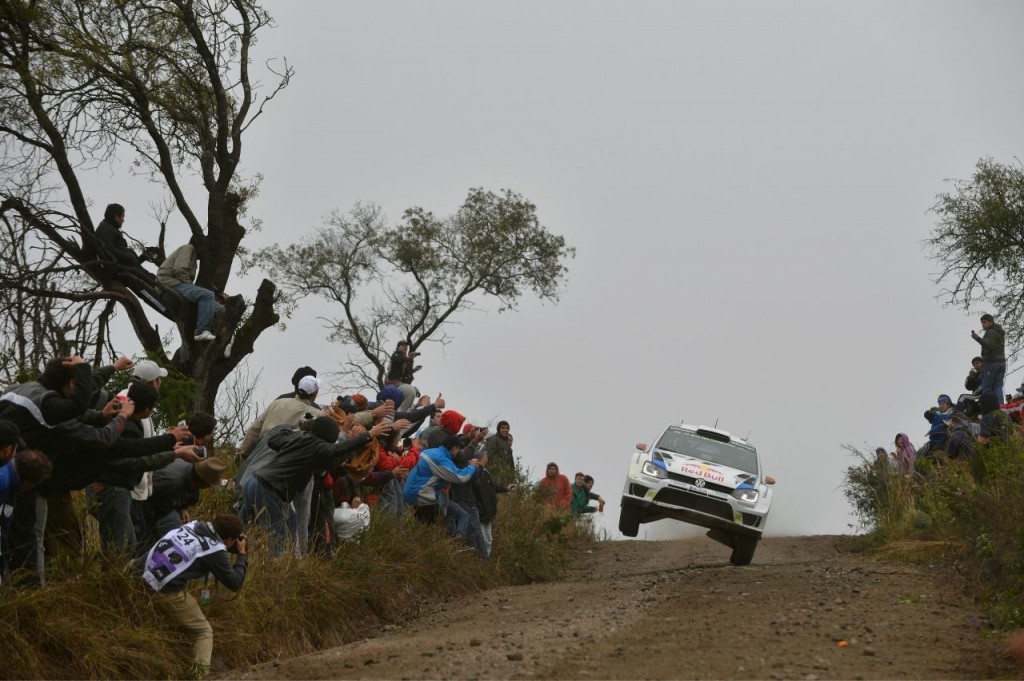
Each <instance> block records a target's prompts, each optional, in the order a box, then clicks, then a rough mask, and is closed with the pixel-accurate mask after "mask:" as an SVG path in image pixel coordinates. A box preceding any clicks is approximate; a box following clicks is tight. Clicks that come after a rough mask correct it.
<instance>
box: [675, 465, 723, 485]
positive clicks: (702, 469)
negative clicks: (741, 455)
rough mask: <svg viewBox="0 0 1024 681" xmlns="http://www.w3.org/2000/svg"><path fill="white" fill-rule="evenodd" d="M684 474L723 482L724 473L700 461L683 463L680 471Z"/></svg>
mask: <svg viewBox="0 0 1024 681" xmlns="http://www.w3.org/2000/svg"><path fill="white" fill-rule="evenodd" d="M680 472H682V473H683V474H684V475H692V476H693V477H695V478H704V479H705V480H710V481H711V482H725V473H723V472H722V471H720V470H717V469H715V468H711V467H710V466H705V465H704V464H702V463H684V464H683V466H682V469H681V471H680Z"/></svg>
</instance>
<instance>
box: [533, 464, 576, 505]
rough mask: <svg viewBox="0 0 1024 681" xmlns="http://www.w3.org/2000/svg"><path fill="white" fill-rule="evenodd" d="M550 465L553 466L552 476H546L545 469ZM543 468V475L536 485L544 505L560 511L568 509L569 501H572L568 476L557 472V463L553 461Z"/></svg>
mask: <svg viewBox="0 0 1024 681" xmlns="http://www.w3.org/2000/svg"><path fill="white" fill-rule="evenodd" d="M551 466H554V467H555V477H554V478H549V477H548V476H547V469H548V468H550V467H551ZM544 470H545V475H544V477H543V478H541V479H540V484H539V485H538V486H537V489H538V491H539V492H540V495H541V499H542V501H543V502H544V505H545V506H550V507H551V508H556V509H558V510H560V511H568V510H569V502H570V501H572V485H571V484H570V483H569V478H567V477H565V476H564V475H562V474H561V473H559V472H558V464H556V463H555V462H553V461H552V462H551V463H549V464H548V465H547V466H545V469H544Z"/></svg>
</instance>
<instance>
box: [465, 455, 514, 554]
mask: <svg viewBox="0 0 1024 681" xmlns="http://www.w3.org/2000/svg"><path fill="white" fill-rule="evenodd" d="M488 463H489V455H488V453H487V450H486V449H484V452H483V453H482V454H481V455H480V467H479V468H478V469H477V472H476V473H474V474H473V478H472V484H473V494H474V495H476V507H477V508H478V509H479V511H480V534H481V535H482V536H483V543H484V547H485V549H486V552H485V553H484V557H489V556H490V555H491V546H492V545H493V544H494V519H495V517H496V516H497V515H498V494H504V493H506V492H511V491H512V490H514V489H515V487H516V486H515V485H499V484H498V483H496V482H494V479H493V478H491V474H490V472H489V471H488V470H487V466H488Z"/></svg>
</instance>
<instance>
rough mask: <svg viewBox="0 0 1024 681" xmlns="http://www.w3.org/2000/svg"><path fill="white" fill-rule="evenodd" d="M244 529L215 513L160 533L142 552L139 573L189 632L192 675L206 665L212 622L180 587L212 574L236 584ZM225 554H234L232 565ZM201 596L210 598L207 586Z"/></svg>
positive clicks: (243, 566) (243, 561) (242, 567)
mask: <svg viewBox="0 0 1024 681" xmlns="http://www.w3.org/2000/svg"><path fill="white" fill-rule="evenodd" d="M244 530H245V528H244V527H243V525H242V521H241V520H239V519H238V518H236V517H235V516H230V515H220V516H217V517H216V518H214V519H213V522H212V523H207V522H203V521H194V522H191V523H188V524H187V525H183V526H182V527H179V528H177V529H175V530H172V531H171V532H168V533H167V534H165V535H164V536H163V537H162V538H161V539H160V541H158V542H157V543H156V544H154V545H153V548H152V549H150V551H149V554H148V555H147V556H146V560H145V569H144V571H143V573H142V578H143V579H144V580H145V581H146V583H147V584H149V585H150V586H151V587H153V589H154V590H155V591H156V592H157V595H156V600H157V601H158V602H160V603H161V604H162V605H163V606H164V608H166V609H167V610H168V612H169V613H170V615H171V617H172V618H173V619H174V621H175V622H176V623H177V624H178V625H179V626H181V627H182V628H183V629H185V630H187V631H189V632H190V633H192V635H193V636H194V643H193V647H192V655H193V659H194V663H193V669H192V672H193V673H192V675H191V676H192V677H193V678H199V677H201V676H204V675H205V674H206V673H207V672H208V671H209V670H210V660H211V658H212V657H213V627H211V626H210V622H209V621H208V620H207V619H206V616H205V615H203V611H202V610H201V609H200V607H199V603H198V602H197V601H196V599H195V598H194V597H193V596H192V594H190V593H189V592H188V591H186V590H185V587H186V586H187V585H188V582H189V580H192V579H199V578H201V577H206V576H208V575H213V578H214V579H215V580H216V581H217V582H220V583H221V584H223V585H224V586H226V587H227V588H228V589H229V590H231V591H238V590H239V589H241V588H242V584H243V583H244V582H245V575H246V572H247V571H248V560H247V558H248V557H247V555H246V552H247V550H248V541H247V540H246V537H245V534H243V532H244ZM229 553H234V554H236V556H237V557H236V558H235V564H234V565H232V564H231V559H230V558H229V557H228V554H229ZM202 597H203V599H204V600H209V598H210V592H209V590H207V589H203V593H202Z"/></svg>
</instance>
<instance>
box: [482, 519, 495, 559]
mask: <svg viewBox="0 0 1024 681" xmlns="http://www.w3.org/2000/svg"><path fill="white" fill-rule="evenodd" d="M493 529H494V521H493V520H488V521H487V522H486V523H485V522H483V521H481V522H480V536H482V537H483V538H484V547H486V549H487V551H486V553H484V557H485V558H490V557H491V545H492V544H494V534H493V532H492V530H493Z"/></svg>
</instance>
